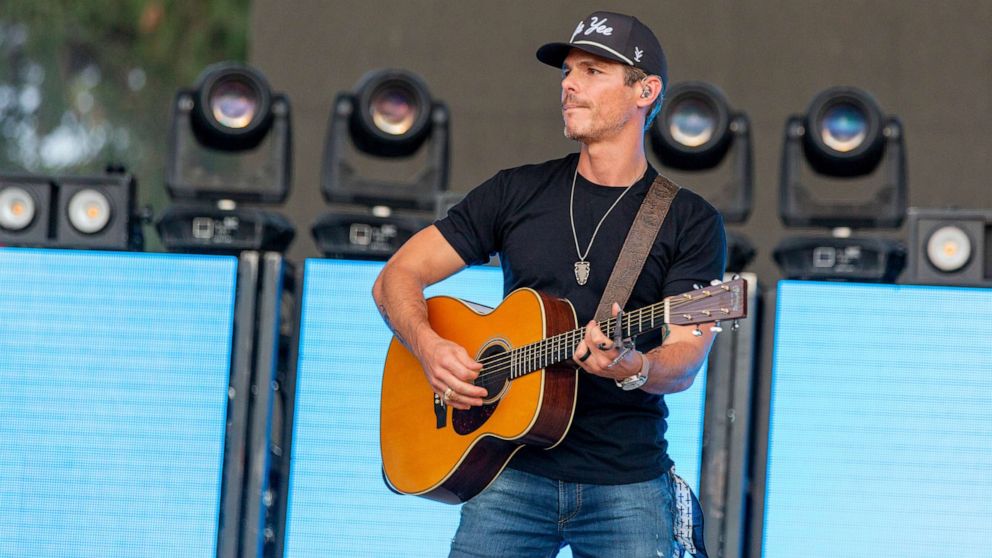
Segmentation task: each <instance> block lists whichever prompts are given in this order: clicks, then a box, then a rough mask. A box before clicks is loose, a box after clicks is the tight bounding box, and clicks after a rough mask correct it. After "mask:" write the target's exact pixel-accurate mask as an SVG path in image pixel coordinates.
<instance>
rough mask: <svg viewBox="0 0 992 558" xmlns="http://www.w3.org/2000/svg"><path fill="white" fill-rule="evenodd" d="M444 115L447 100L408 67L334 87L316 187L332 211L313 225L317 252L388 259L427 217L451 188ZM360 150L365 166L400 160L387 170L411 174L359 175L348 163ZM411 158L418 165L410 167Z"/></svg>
mask: <svg viewBox="0 0 992 558" xmlns="http://www.w3.org/2000/svg"><path fill="white" fill-rule="evenodd" d="M448 122H449V115H448V109H447V107H446V106H445V105H444V103H442V102H440V101H437V100H435V99H433V98H432V97H431V94H430V92H429V90H428V88H427V85H426V84H425V83H424V81H423V80H422V79H421V78H420V77H418V76H417V75H416V74H413V73H411V72H408V71H406V70H397V69H390V70H376V71H373V72H369V73H368V74H366V75H365V76H364V77H363V78H362V79H361V80H359V82H358V84H357V85H356V86H355V88H354V90H353V91H351V92H342V93H339V94H338V95H337V97H336V98H335V100H334V106H333V107H332V109H331V116H330V122H329V124H328V128H327V137H326V141H325V143H324V161H323V170H322V172H321V192H322V193H323V195H324V198H325V199H326V200H327V201H328V202H329V203H330V204H331V205H332V211H331V213H329V214H328V215H325V216H323V217H321V218H319V219H318V220H317V222H316V223H315V224H314V226H313V228H312V230H311V232H312V234H313V237H314V240H315V242H316V243H317V247H318V248H319V249H320V251H321V252H322V253H324V254H325V255H327V256H329V257H338V258H345V257H353V258H372V259H387V258H388V257H389V256H390V255H391V254H392V253H393V252H394V251H395V250H396V248H397V247H398V246H399V244H401V243H402V241H403V240H405V239H406V238H408V237H409V236H410V235H412V234H413V233H415V232H416V231H418V230H420V229H421V228H423V227H425V226H427V225H429V224H430V223H431V222H432V215H433V213H434V212H435V211H436V210H437V207H438V205H439V204H440V203H442V202H441V201H440V200H441V198H442V194H443V193H444V192H445V191H446V190H447V188H448ZM349 145H350V146H351V147H353V148H354V149H349V148H348V147H349ZM421 154H426V155H425V156H423V157H418V155H421ZM363 156H364V158H365V159H366V161H363V162H364V163H365V166H364V167H363V168H366V169H367V168H369V167H374V168H376V169H377V170H379V171H380V174H388V172H383V171H385V170H386V169H397V168H400V167H401V166H402V168H401V170H399V171H398V172H395V173H392V174H395V175H403V176H411V175H412V176H414V178H413V179H412V180H405V181H400V180H391V179H381V178H373V177H371V176H367V175H365V176H363V175H360V174H359V172H358V171H357V170H356V165H354V164H353V163H355V162H357V161H356V159H358V158H360V157H363ZM411 165H418V166H419V168H416V169H414V170H413V171H412V172H411V170H410V167H411ZM355 231H359V232H358V233H356V232H355ZM362 231H364V232H362ZM366 233H367V234H366Z"/></svg>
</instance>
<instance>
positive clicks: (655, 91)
mask: <svg viewBox="0 0 992 558" xmlns="http://www.w3.org/2000/svg"><path fill="white" fill-rule="evenodd" d="M662 85H663V84H662V82H661V78H659V77H658V76H648V77H646V78H644V79H642V80H641V82H640V87H641V92H640V95H638V99H637V106H639V107H647V106H651V105H652V104H654V101H655V99H657V98H658V95H661V88H662Z"/></svg>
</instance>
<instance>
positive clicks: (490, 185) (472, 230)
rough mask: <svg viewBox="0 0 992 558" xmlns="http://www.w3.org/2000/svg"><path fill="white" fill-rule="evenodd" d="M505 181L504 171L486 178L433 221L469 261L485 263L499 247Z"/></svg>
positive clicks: (446, 238) (472, 263) (471, 262)
mask: <svg viewBox="0 0 992 558" xmlns="http://www.w3.org/2000/svg"><path fill="white" fill-rule="evenodd" d="M504 182H505V176H504V173H502V172H501V173H499V174H497V175H496V176H494V177H492V178H490V179H489V180H487V181H485V182H483V183H482V184H480V185H479V186H477V187H476V188H474V189H473V190H472V191H471V192H469V193H468V194H467V195H466V196H465V197H464V198H463V199H462V200H461V201H460V202H458V203H457V204H455V205H454V206H453V207H452V208H451V209H449V210H448V214H447V215H446V216H445V217H444V218H443V219H439V220H438V221H436V222H435V223H434V225H435V226H436V227H437V228H438V230H439V231H441V235H442V236H444V238H445V240H447V241H448V243H449V244H451V246H452V248H454V249H455V252H457V253H458V255H459V256H461V258H462V260H463V261H464V262H465V264H466V265H480V264H484V263H486V262H488V261H489V258H490V256H492V255H493V254H494V253H496V252H497V251H499V248H500V245H501V241H500V238H499V222H500V214H501V208H502V207H503V198H504V189H505V184H504Z"/></svg>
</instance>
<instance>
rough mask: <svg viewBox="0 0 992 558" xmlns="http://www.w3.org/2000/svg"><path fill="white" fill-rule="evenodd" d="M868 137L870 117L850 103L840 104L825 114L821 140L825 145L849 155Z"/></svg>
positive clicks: (821, 125) (821, 124)
mask: <svg viewBox="0 0 992 558" xmlns="http://www.w3.org/2000/svg"><path fill="white" fill-rule="evenodd" d="M867 137H868V117H867V115H866V114H865V113H864V111H862V110H861V109H859V108H858V107H856V106H854V105H852V104H850V103H838V104H836V105H834V106H832V107H830V108H829V109H827V110H826V111H825V112H824V113H823V118H822V119H821V121H820V138H821V139H822V140H823V143H824V145H826V146H827V147H829V148H830V149H833V150H835V151H839V152H841V153H848V152H850V151H853V150H855V149H857V148H858V147H859V146H860V145H861V144H863V143H864V141H865V138H867Z"/></svg>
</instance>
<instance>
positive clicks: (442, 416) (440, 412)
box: [434, 393, 448, 430]
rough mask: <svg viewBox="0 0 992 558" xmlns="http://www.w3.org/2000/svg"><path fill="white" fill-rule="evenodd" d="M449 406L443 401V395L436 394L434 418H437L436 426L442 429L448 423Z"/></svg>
mask: <svg viewBox="0 0 992 558" xmlns="http://www.w3.org/2000/svg"><path fill="white" fill-rule="evenodd" d="M446 407H447V406H446V405H445V404H444V402H443V401H441V396H440V395H438V394H436V393H435V394H434V418H435V420H436V424H435V427H436V428H437V429H438V430H440V429H442V428H444V427H445V426H447V425H448V409H447V408H446Z"/></svg>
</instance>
